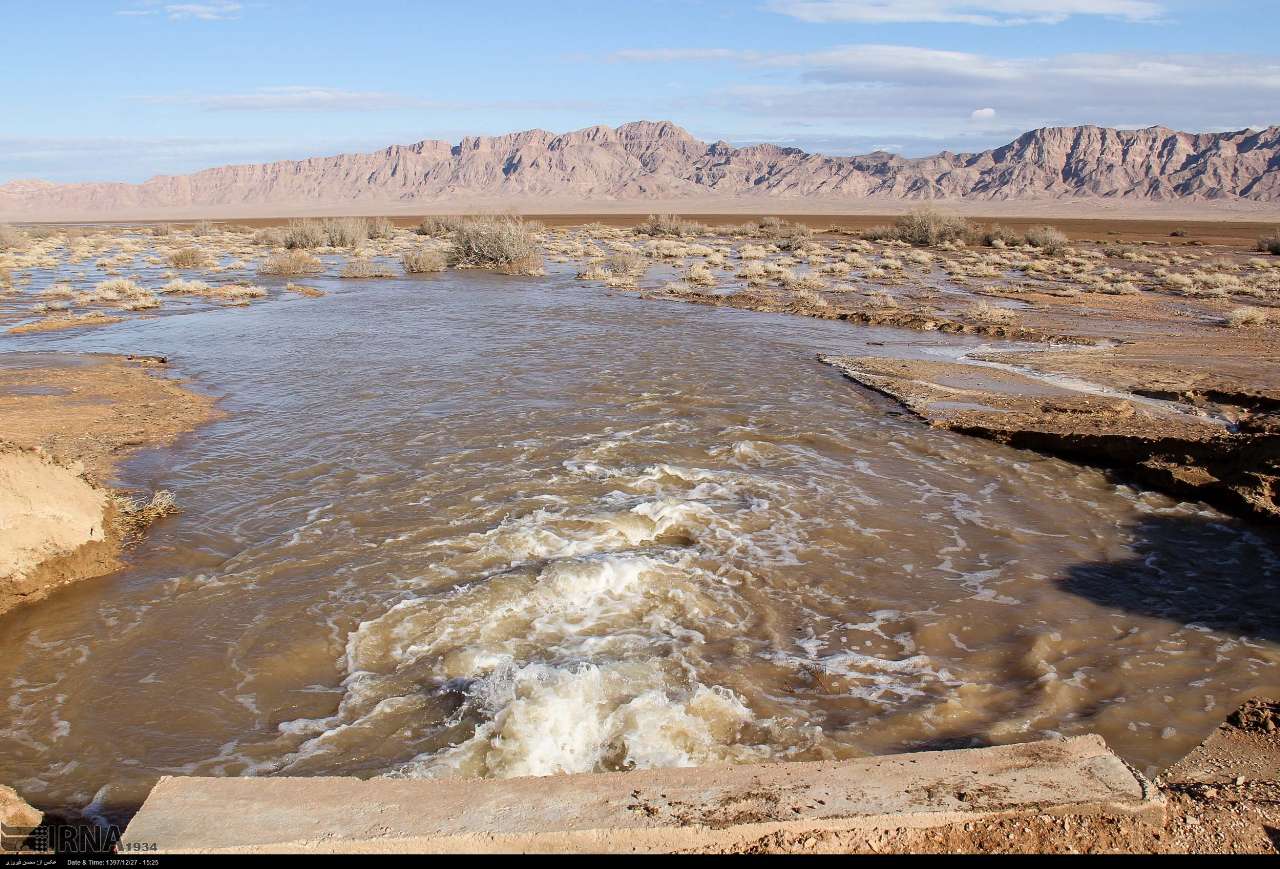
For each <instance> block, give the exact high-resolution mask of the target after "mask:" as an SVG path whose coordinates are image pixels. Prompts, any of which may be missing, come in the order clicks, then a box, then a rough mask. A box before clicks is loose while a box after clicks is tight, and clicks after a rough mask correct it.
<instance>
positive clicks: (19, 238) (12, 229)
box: [0, 223, 28, 250]
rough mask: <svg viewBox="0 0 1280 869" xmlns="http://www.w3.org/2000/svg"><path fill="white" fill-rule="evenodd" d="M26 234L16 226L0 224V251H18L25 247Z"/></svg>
mask: <svg viewBox="0 0 1280 869" xmlns="http://www.w3.org/2000/svg"><path fill="white" fill-rule="evenodd" d="M27 241H28V238H27V234H26V233H25V232H23V231H22V230H20V229H18V228H17V227H16V226H10V225H9V224H7V223H0V250H18V249H19V248H22V247H26V245H27Z"/></svg>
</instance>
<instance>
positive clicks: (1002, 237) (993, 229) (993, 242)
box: [973, 223, 1022, 248]
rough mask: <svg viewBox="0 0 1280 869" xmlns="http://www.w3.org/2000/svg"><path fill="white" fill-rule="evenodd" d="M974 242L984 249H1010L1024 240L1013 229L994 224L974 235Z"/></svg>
mask: <svg viewBox="0 0 1280 869" xmlns="http://www.w3.org/2000/svg"><path fill="white" fill-rule="evenodd" d="M973 238H974V240H975V241H977V242H978V243H979V244H981V245H983V246H984V247H997V248H999V247H1009V246H1010V245H1015V244H1018V243H1019V242H1021V241H1022V238H1020V237H1019V236H1018V234H1017V233H1016V232H1014V231H1013V230H1012V229H1007V228H1006V227H1003V226H1001V225H1000V224H998V223H993V224H991V225H990V226H988V227H986V228H985V229H983V230H982V231H980V232H976V233H974V236H973Z"/></svg>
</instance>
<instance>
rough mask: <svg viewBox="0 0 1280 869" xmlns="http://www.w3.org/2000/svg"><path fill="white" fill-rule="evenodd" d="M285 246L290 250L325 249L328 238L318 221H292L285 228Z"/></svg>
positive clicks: (322, 225)
mask: <svg viewBox="0 0 1280 869" xmlns="http://www.w3.org/2000/svg"><path fill="white" fill-rule="evenodd" d="M283 238H284V246H285V247H287V248H289V249H290V250H300V249H306V248H312V247H324V245H325V243H326V242H327V241H328V236H327V235H326V234H325V231H324V224H322V223H321V222H320V221H318V220H311V219H305V220H291V221H289V224H288V225H287V226H286V227H285V228H284V234H283Z"/></svg>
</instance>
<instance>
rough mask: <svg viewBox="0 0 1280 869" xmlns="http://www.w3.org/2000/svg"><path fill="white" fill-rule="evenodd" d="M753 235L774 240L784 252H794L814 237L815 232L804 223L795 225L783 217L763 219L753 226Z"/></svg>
mask: <svg viewBox="0 0 1280 869" xmlns="http://www.w3.org/2000/svg"><path fill="white" fill-rule="evenodd" d="M751 226H752V228H753V229H754V232H753V233H752V234H753V235H759V236H763V237H764V238H768V239H772V240H773V241H774V242H775V243H776V244H777V245H778V247H780V248H782V249H783V250H794V249H795V248H796V247H798V246H799V245H800V244H801V243H802V242H805V241H808V240H809V239H810V238H812V237H813V230H812V229H810V228H809V227H808V226H806V225H804V224H803V223H793V222H791V221H789V220H783V219H782V218H781V217H762V218H760V220H758V221H756V223H754V224H751Z"/></svg>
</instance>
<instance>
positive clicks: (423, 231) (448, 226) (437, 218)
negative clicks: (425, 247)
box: [414, 215, 462, 238]
mask: <svg viewBox="0 0 1280 869" xmlns="http://www.w3.org/2000/svg"><path fill="white" fill-rule="evenodd" d="M460 226H462V218H460V217H445V216H441V215H431V216H428V217H424V218H422V222H421V223H419V224H418V226H417V228H416V229H414V232H416V233H417V234H418V235H425V236H428V237H430V238H447V237H448V236H451V235H453V234H454V233H455V232H457V230H458V227H460Z"/></svg>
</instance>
